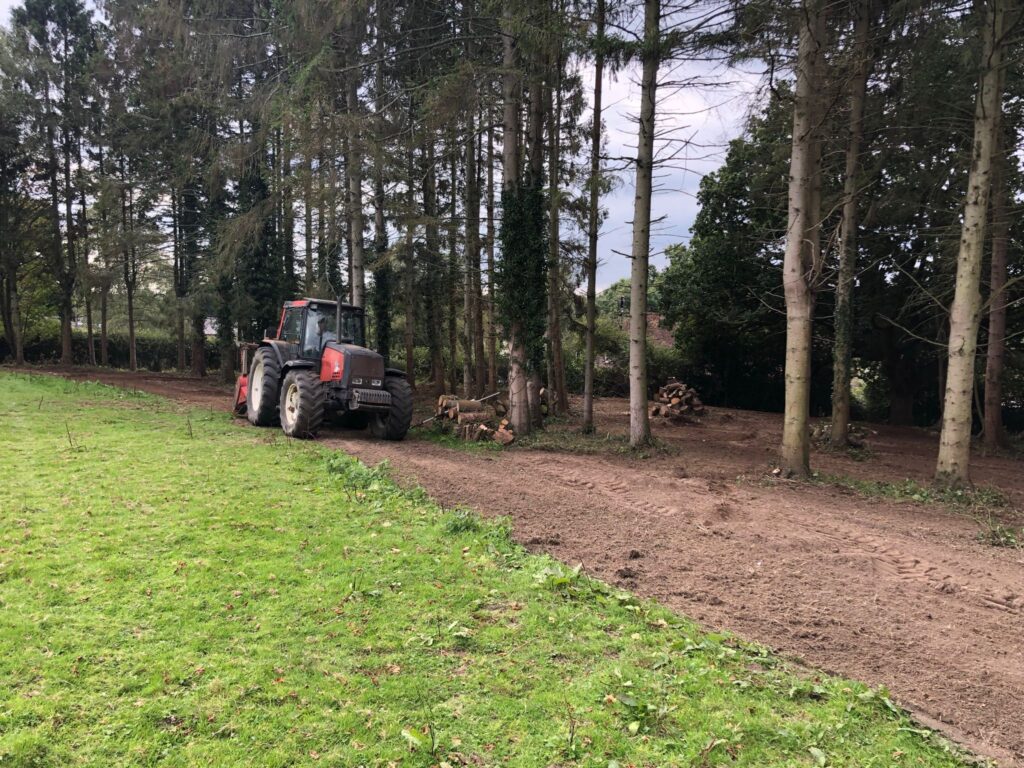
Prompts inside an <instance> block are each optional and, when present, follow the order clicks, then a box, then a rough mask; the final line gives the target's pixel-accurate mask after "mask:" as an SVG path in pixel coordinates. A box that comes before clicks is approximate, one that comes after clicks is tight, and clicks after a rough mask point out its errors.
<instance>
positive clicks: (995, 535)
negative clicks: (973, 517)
mask: <svg viewBox="0 0 1024 768" xmlns="http://www.w3.org/2000/svg"><path fill="white" fill-rule="evenodd" d="M981 526H982V527H981V531H979V532H978V541H980V542H982V543H983V544H988V545H990V546H993V547H1012V548H1014V549H1024V527H1014V526H1011V525H1006V524H1005V523H1001V522H999V521H997V520H993V519H992V518H991V517H989V518H987V519H985V520H982V521H981Z"/></svg>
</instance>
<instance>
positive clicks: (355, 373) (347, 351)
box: [325, 341, 384, 389]
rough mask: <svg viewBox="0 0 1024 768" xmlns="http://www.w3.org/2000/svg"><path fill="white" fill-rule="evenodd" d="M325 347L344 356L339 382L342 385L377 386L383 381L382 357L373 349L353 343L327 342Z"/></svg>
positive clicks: (355, 386) (356, 386) (357, 386)
mask: <svg viewBox="0 0 1024 768" xmlns="http://www.w3.org/2000/svg"><path fill="white" fill-rule="evenodd" d="M325 346H326V348H327V349H332V350H335V351H337V352H340V353H341V354H342V355H343V356H344V358H345V368H344V373H343V376H342V378H341V384H342V386H344V387H354V388H357V389H358V388H360V387H367V388H378V387H381V386H383V382H384V358H383V357H381V356H380V355H378V354H377V353H376V352H374V351H373V350H370V349H367V348H366V347H360V346H357V345H355V344H344V343H341V342H337V341H331V342H328V343H327V344H326V345H325Z"/></svg>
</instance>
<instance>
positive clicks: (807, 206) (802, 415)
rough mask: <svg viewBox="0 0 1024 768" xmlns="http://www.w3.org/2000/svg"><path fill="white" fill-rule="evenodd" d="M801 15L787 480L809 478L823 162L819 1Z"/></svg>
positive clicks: (789, 269) (789, 284)
mask: <svg viewBox="0 0 1024 768" xmlns="http://www.w3.org/2000/svg"><path fill="white" fill-rule="evenodd" d="M803 10H804V12H803V13H802V14H801V17H800V18H801V24H800V44H799V51H798V59H797V84H796V98H795V101H794V106H793V149H792V156H791V158H790V171H789V224H788V228H787V236H786V250H785V256H784V260H783V289H784V292H785V296H786V374H785V375H786V397H785V418H784V422H783V430H782V449H781V455H780V459H781V464H782V469H783V470H784V471H785V472H786V474H787V475H798V476H801V477H805V476H807V475H809V474H810V471H811V466H810V452H811V442H810V439H811V436H810V424H809V421H810V418H809V417H810V396H811V330H812V323H813V316H814V282H815V280H816V277H817V270H818V269H819V265H818V264H817V263H816V261H817V260H818V258H820V241H819V237H820V232H819V227H820V211H819V208H818V203H819V201H820V197H819V195H818V194H817V190H820V180H821V157H820V143H819V142H818V140H817V136H816V134H817V131H818V125H817V122H818V115H817V114H816V112H817V110H816V109H815V102H816V101H817V100H818V99H821V98H822V96H821V86H822V73H821V57H822V50H821V49H822V46H823V45H824V34H825V15H824V11H823V8H822V0H805V1H804V4H803Z"/></svg>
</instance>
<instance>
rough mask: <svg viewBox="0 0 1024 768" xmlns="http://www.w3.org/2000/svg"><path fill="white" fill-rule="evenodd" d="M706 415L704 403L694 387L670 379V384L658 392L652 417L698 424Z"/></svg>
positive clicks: (652, 408)
mask: <svg viewBox="0 0 1024 768" xmlns="http://www.w3.org/2000/svg"><path fill="white" fill-rule="evenodd" d="M703 413H704V403H702V402H701V399H700V395H698V394H697V390H695V389H693V387H688V386H686V385H685V384H683V383H682V382H681V381H678V380H676V379H669V380H668V383H667V384H666V385H665V386H664V387H661V388H660V389H659V390H658V393H657V395H655V398H654V404H653V405H652V406H651V416H657V417H661V418H663V419H667V420H669V421H677V422H679V421H681V422H689V423H697V422H698V421H699V418H698V417H699V416H701V415H702V414H703Z"/></svg>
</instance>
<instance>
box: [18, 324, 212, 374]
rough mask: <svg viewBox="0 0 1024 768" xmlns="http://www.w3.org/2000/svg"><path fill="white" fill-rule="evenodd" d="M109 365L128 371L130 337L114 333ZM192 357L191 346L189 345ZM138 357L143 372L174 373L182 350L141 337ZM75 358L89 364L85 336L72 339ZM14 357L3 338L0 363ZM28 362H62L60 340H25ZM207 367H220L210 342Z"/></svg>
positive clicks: (169, 341) (162, 338) (158, 338)
mask: <svg viewBox="0 0 1024 768" xmlns="http://www.w3.org/2000/svg"><path fill="white" fill-rule="evenodd" d="M95 345H96V359H97V361H98V360H99V355H100V339H99V335H98V334H97V335H96V336H95ZM107 350H108V353H109V356H110V359H109V364H110V365H111V366H112V367H114V368H127V367H128V358H129V354H128V335H127V334H122V333H111V334H109V335H108V336H107ZM187 351H188V353H191V345H190V344H189V345H188V349H187ZM135 355H136V359H137V361H138V367H139V368H140V369H146V370H150V371H164V370H173V369H174V368H175V367H176V366H177V364H178V346H177V343H176V342H175V340H174V339H173V338H172V337H170V336H167V335H165V334H146V333H140V334H137V335H136V336H135ZM71 357H72V360H73V362H74V363H75V365H87V364H88V363H89V348H88V339H87V336H86V334H85V333H82V332H81V331H78V330H75V331H73V332H72V336H71ZM13 359H14V354H13V351H12V350H11V348H10V347H9V346H8V345H7V341H6V339H4V338H3V337H0V362H11V361H12V360H13ZM25 362H28V363H57V362H60V337H59V336H52V335H47V336H42V337H36V336H31V337H29V338H27V339H26V340H25ZM206 364H207V367H208V368H210V369H216V368H219V367H220V349H219V347H218V346H217V345H216V344H215V343H214V342H212V341H210V340H209V339H207V340H206Z"/></svg>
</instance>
